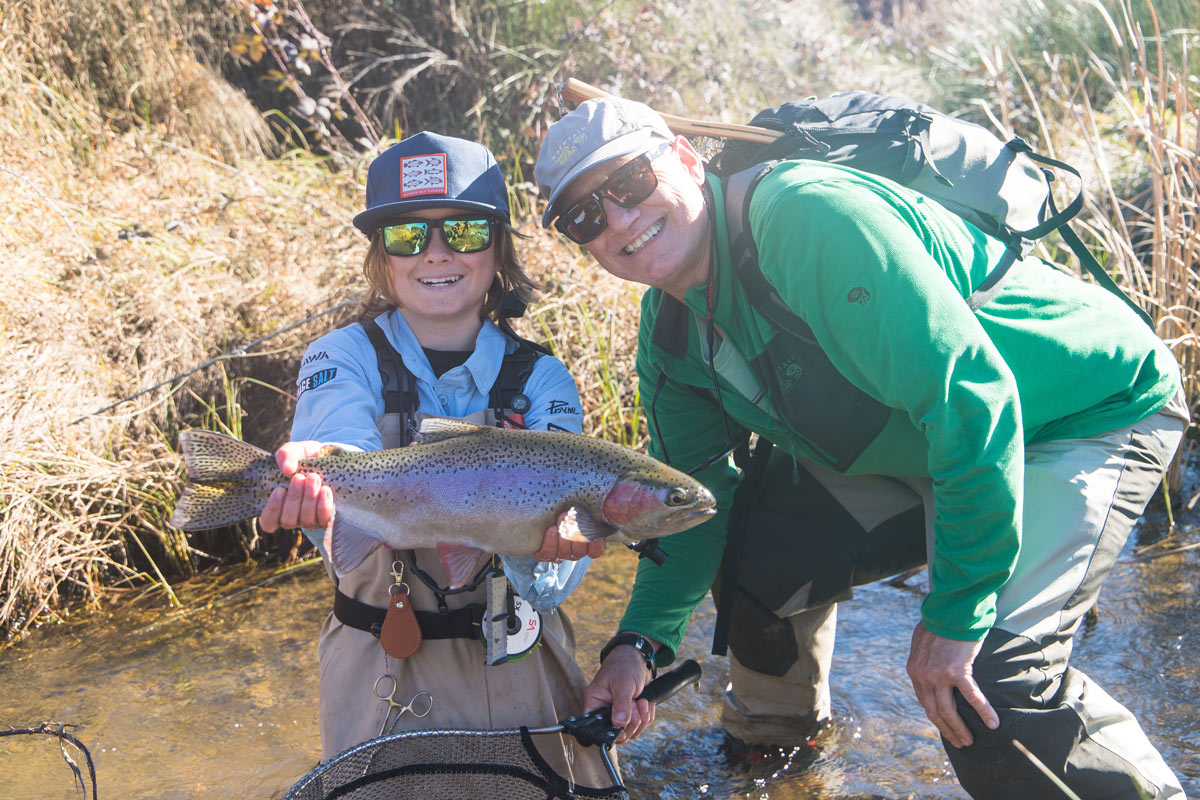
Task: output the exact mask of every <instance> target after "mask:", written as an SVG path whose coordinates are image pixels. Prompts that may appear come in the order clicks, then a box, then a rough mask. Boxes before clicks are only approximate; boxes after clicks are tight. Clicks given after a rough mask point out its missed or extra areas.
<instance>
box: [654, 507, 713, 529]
mask: <svg viewBox="0 0 1200 800" xmlns="http://www.w3.org/2000/svg"><path fill="white" fill-rule="evenodd" d="M716 513H717V509H715V508H713V507H712V506H698V507H696V508H686V509H680V510H679V511H676V512H675V513H673V514H670V515H668V516H667V517H666V519H664V520H663V521H662V527H663V528H670V529H671V530H670V532H671V533H678V532H679V531H686V530H687V529H688V528H694V527H695V526H697V525H699V524H700V523H701V522H704V521H705V520H706V519H708V518H709V517H712V516H716Z"/></svg>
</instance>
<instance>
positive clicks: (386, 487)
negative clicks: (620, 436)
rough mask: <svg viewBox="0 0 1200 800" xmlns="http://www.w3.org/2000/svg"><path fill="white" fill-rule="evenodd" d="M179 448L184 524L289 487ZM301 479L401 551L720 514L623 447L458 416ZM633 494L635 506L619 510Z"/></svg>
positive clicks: (638, 535) (219, 442)
mask: <svg viewBox="0 0 1200 800" xmlns="http://www.w3.org/2000/svg"><path fill="white" fill-rule="evenodd" d="M180 442H181V447H182V449H183V453H184V458H185V460H187V462H188V474H189V476H190V477H191V479H192V481H193V483H190V484H188V486H187V487H185V490H184V495H183V497H181V499H180V503H179V506H178V507H177V508H176V510H175V514H174V515H173V516H172V520H171V521H172V524H173V525H175V526H176V527H178V528H182V529H184V530H201V529H203V528H209V527H218V526H221V525H227V524H231V523H233V522H237V521H239V520H241V519H249V518H252V517H256V516H258V514H259V513H260V512H261V511H262V508H263V506H265V504H266V500H267V497H269V495H270V493H271V490H272V489H274V488H275V487H276V486H283V485H286V479H285V478H284V476H283V475H282V473H281V472H280V471H279V469H278V467H277V466H276V464H275V460H274V458H273V457H272V456H271V454H269V453H266V452H265V451H262V450H259V449H258V448H254V447H252V446H250V445H247V444H245V443H244V442H240V441H238V440H237V439H233V438H231V437H227V436H222V435H221V434H215V433H211V432H208V431H184V432H183V433H181V434H180ZM299 471H301V472H305V473H315V474H318V475H320V476H321V478H322V480H323V481H324V483H325V484H327V485H329V486H330V487H331V488H332V489H333V494H334V504H335V508H336V512H335V521H334V535H335V537H336V536H337V535H338V529H339V528H341V529H342V530H343V531H345V535H346V536H347V537H348V536H350V535H355V536H364V535H365V536H368V537H371V538H373V539H374V540H377V541H382V542H384V543H386V544H387V545H388V546H390V547H393V548H396V549H405V548H409V547H430V546H433V545H435V544H436V543H438V542H450V543H456V544H462V545H467V546H472V547H478V548H480V549H482V550H484V551H486V552H492V553H501V554H505V555H527V554H529V553H532V552H534V551H535V550H537V549H538V548H539V547H540V546H541V543H542V538H543V535H544V532H545V530H546V528H548V527H549V526H550V525H551V524H553V523H554V521H555V520H556V519H557V517H558V515H559V514H561V513H562V512H564V511H566V510H567V509H569V508H571V507H575V509H576V513H577V517H578V518H579V520H580V528H581V529H582V530H584V532H585V534H587V535H588V536H589V537H590V538H597V537H600V536H612V537H613V538H615V539H616V540H618V541H633V540H638V539H647V538H655V537H658V536H664V535H667V534H669V533H675V532H677V531H679V530H684V529H686V528H688V527H691V526H692V525H696V524H699V523H700V522H702V521H704V519H706V518H707V517H709V516H711V515H712V513H715V512H714V511H713V506H714V504H715V501H714V500H713V497H712V495H711V494H710V493H709V492H708V490H707V489H705V488H704V487H703V486H702V485H701V484H699V483H697V482H696V481H695V480H694V479H692V478H691V477H689V476H687V475H684V474H683V473H681V472H678V471H676V470H674V469H672V468H670V467H667V466H665V465H664V464H661V463H660V462H658V461H656V460H654V459H653V458H651V457H649V456H646V455H644V454H641V453H638V452H636V451H634V450H630V449H628V448H625V447H621V446H620V445H617V444H613V443H611V442H605V441H602V440H600V439H593V438H590V437H587V436H583V435H579V434H568V433H560V432H550V431H530V430H513V429H503V428H492V427H481V426H477V425H471V424H469V423H465V422H458V421H453V420H443V419H433V420H429V419H427V420H424V421H423V422H422V428H421V433H420V435H419V436H418V437H417V442H416V443H415V444H413V445H412V446H411V447H405V448H399V449H394V450H375V451H368V452H355V453H350V452H339V453H336V454H334V455H329V456H324V457H321V458H311V459H305V460H303V461H301V462H300V467H299ZM202 485H206V486H207V487H208V490H205V491H199V490H198V488H197V487H199V486H202ZM625 498H629V499H632V498H636V507H633V506H628V507H627V506H626V505H620V506H619V507H618V505H617V504H623V503H627V502H628V501H627V500H626V499H625ZM606 500H607V502H608V503H609V504H610V505H609V509H610V511H609V514H608V515H607V516H606V514H605V510H604V507H605V502H606ZM608 517H612V518H611V519H610V518H608Z"/></svg>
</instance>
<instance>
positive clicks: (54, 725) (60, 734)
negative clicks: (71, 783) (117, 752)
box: [0, 722, 96, 800]
mask: <svg viewBox="0 0 1200 800" xmlns="http://www.w3.org/2000/svg"><path fill="white" fill-rule="evenodd" d="M67 728H73V729H76V730H77V729H78V728H79V726H78V725H72V724H71V723H63V722H42V723H40V724H38V725H37V726H36V727H33V728H11V729H9V730H6V731H0V736H17V735H37V734H42V735H45V736H55V737H57V738H58V749H59V752H60V753H62V757H63V760H64V761H66V762H67V766H68V767H70V768H71V772H72V774H73V775H74V776H75V782H76V783H77V784H78V785H79V790H80V791H81V792H83V797H84V800H87V784H85V783H84V782H83V770H81V769H80V768H79V765H78V764H76V763H75V759H73V758H71V754H70V753H68V752H67V747H66V745H67V744H68V743H69V744H71V746H73V747H75V748H76V749H78V750H80V751H82V752H83V757H84V759H85V760H86V761H87V768H88V776H89V777H90V778H91V780H92V800H96V765H95V764H94V763H93V762H92V754H91V753H90V752H88V749H87V748H86V747H84V745H83V742H81V741H79V740H78V739H76V738H75V737H74V736H72V735H71V734H69V733H67V730H66V729H67Z"/></svg>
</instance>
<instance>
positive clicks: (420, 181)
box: [354, 131, 511, 236]
mask: <svg viewBox="0 0 1200 800" xmlns="http://www.w3.org/2000/svg"><path fill="white" fill-rule="evenodd" d="M421 208H461V209H464V210H467V211H483V212H485V213H487V214H488V215H489V216H492V217H499V218H500V219H502V220H504V221H505V222H509V221H511V220H510V216H509V211H508V188H507V187H506V186H505V183H504V174H503V173H502V172H501V171H500V166H499V165H498V164H497V163H496V159H495V157H494V156H493V155H492V151H491V150H488V149H487V148H486V147H484V146H483V145H481V144H479V143H478V142H468V141H467V140H466V139H456V138H454V137H453V136H441V135H440V134H436V133H430V132H428V131H424V132H422V133H417V134H414V135H412V136H410V137H408V138H407V139H405V140H404V141H402V142H400V143H399V144H394V145H392V146H391V147H389V148H388V149H387V150H384V151H383V152H382V153H380V154H379V156H377V157H376V158H375V160H374V161H372V162H371V168H370V169H369V170H367V209H366V211H363V212H361V213H359V214H357V215H356V216H355V217H354V227H356V228H358V229H359V230H360V231H362V232H363V233H365V234H366V235H367V236H370V235H371V232H372V231H374V230H375V229H376V228H378V227H379V226H380V224H382V223H383V222H384V221H385V220H387V219H389V218H391V217H397V216H400V215H402V214H404V213H405V212H408V211H416V210H417V209H421Z"/></svg>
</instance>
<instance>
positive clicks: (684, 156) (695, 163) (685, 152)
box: [672, 136, 704, 186]
mask: <svg viewBox="0 0 1200 800" xmlns="http://www.w3.org/2000/svg"><path fill="white" fill-rule="evenodd" d="M672 147H673V149H674V150H675V155H676V157H677V158H678V159H679V163H680V164H682V165H683V168H684V169H685V170H686V171H687V173H688V175H690V176H691V178H692V180H693V181H695V182H696V185H697V186H702V185H704V159H702V158H700V154H699V153H697V152H696V148H694V147H692V143H691V142H689V141H688V140H687V139H685V138H684V137H682V136H676V137H675V142H674V144H673V145H672Z"/></svg>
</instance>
